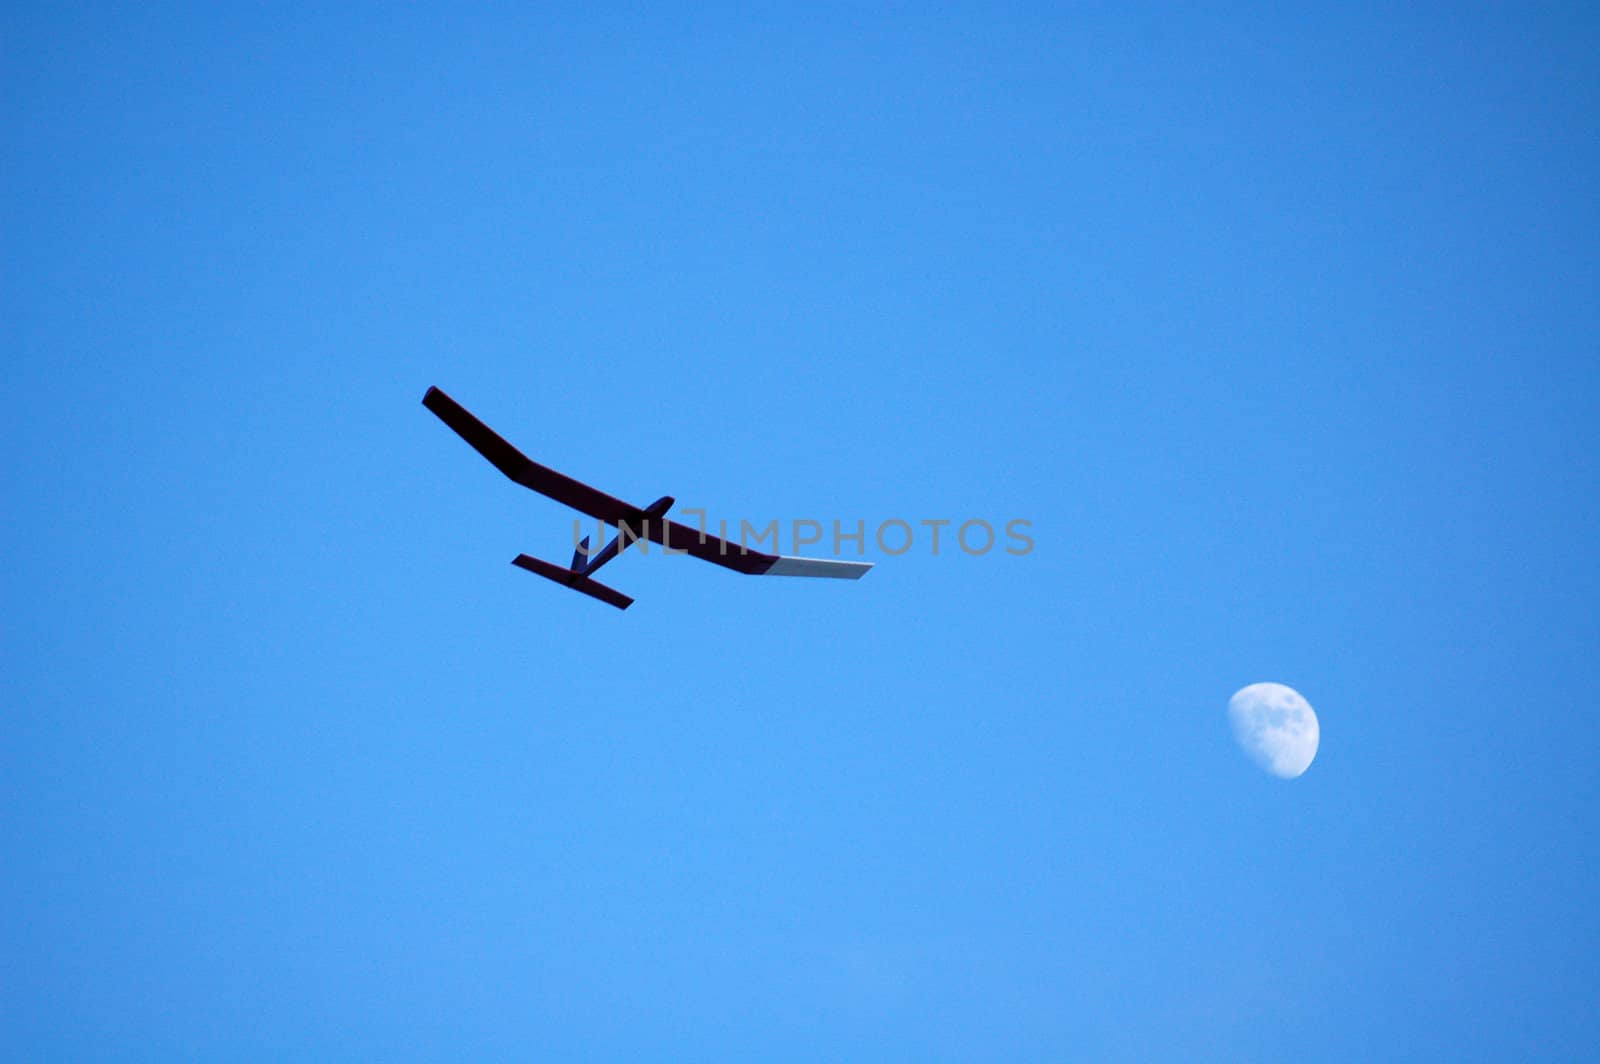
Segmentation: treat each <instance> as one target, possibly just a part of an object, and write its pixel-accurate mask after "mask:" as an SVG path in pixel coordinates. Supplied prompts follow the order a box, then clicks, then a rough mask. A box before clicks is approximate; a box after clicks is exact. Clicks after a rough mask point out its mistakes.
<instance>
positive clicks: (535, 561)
mask: <svg viewBox="0 0 1600 1064" xmlns="http://www.w3.org/2000/svg"><path fill="white" fill-rule="evenodd" d="M511 564H512V565H515V566H516V567H517V568H518V569H526V570H528V572H530V573H536V574H538V575H539V576H542V577H544V578H545V579H546V580H554V581H555V582H556V583H558V584H561V585H563V586H565V587H570V588H571V589H572V590H574V591H581V592H583V593H584V594H585V595H588V596H589V597H590V598H597V599H599V600H600V601H601V602H604V603H605V604H606V605H608V606H615V607H616V608H617V609H619V610H625V609H627V608H628V607H629V606H632V605H633V599H631V598H629V597H628V596H627V595H624V594H623V593H622V592H620V591H618V590H617V589H616V588H612V587H607V586H606V585H604V584H602V583H601V582H600V581H598V580H592V579H590V578H589V577H587V576H584V575H583V574H582V573H575V572H573V571H572V570H571V569H563V568H561V566H559V565H556V564H554V563H552V562H547V561H545V560H544V559H542V558H533V557H529V556H528V555H526V554H519V555H517V556H516V557H515V558H513V559H511Z"/></svg>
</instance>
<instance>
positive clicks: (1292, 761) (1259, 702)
mask: <svg viewBox="0 0 1600 1064" xmlns="http://www.w3.org/2000/svg"><path fill="white" fill-rule="evenodd" d="M1228 722H1229V723H1230V724H1232V725H1233V738H1234V740H1235V741H1236V742H1237V743H1238V744H1239V748H1240V749H1241V750H1243V751H1244V752H1245V753H1247V754H1249V755H1250V760H1252V761H1254V762H1255V763H1256V764H1258V765H1260V766H1261V767H1262V768H1264V769H1266V770H1267V771H1268V772H1270V773H1272V774H1273V775H1274V776H1277V777H1278V778H1279V779H1286V780H1292V779H1294V778H1295V777H1296V776H1298V775H1300V774H1301V773H1302V772H1304V771H1305V770H1306V769H1308V768H1310V767H1311V759H1312V758H1314V757H1316V756H1317V743H1318V742H1320V741H1321V739H1322V729H1321V728H1320V727H1319V726H1318V724H1317V715H1316V713H1314V712H1313V711H1312V709H1311V705H1310V703H1308V702H1307V701H1306V700H1305V699H1304V698H1301V697H1300V692H1299V691H1296V690H1295V689H1294V688H1292V687H1285V686H1284V685H1283V684H1281V683H1253V684H1251V685H1250V686H1249V687H1246V688H1243V689H1241V690H1240V691H1238V692H1236V693H1235V694H1234V696H1233V697H1232V698H1230V699H1228Z"/></svg>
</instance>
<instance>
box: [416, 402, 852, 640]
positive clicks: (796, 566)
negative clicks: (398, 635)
mask: <svg viewBox="0 0 1600 1064" xmlns="http://www.w3.org/2000/svg"><path fill="white" fill-rule="evenodd" d="M422 405H423V406H425V407H427V408H428V409H429V410H431V411H433V412H434V413H435V414H436V415H438V418H439V420H440V421H443V422H444V423H445V424H446V425H448V426H450V428H451V429H453V430H455V433H456V435H457V436H460V437H461V438H462V439H464V440H466V441H467V442H468V443H470V444H472V446H473V449H475V450H476V451H477V452H478V453H479V454H481V455H483V456H484V457H485V458H487V459H488V460H489V461H490V463H492V464H493V465H494V467H495V468H496V469H498V470H500V472H502V473H504V474H505V475H506V476H508V477H510V478H511V479H512V480H514V481H516V482H517V483H518V484H521V485H522V486H523V487H525V488H531V489H532V490H534V491H536V492H538V493H539V494H540V495H547V496H549V497H550V498H552V499H554V500H556V501H557V502H559V503H565V504H566V505H567V506H570V507H572V508H573V509H574V510H577V511H579V512H581V513H586V514H588V515H589V516H590V517H593V518H596V519H598V520H600V521H603V522H605V523H606V524H608V525H615V526H616V527H617V535H616V538H615V539H613V540H612V541H611V542H610V543H607V544H606V545H605V546H604V547H601V548H600V549H599V550H597V551H595V552H594V553H592V554H591V553H589V537H587V536H585V537H584V538H583V542H581V543H579V544H578V548H577V550H575V551H573V552H572V564H571V565H569V566H567V567H566V568H562V567H561V566H559V565H556V564H554V563H553V562H547V561H544V560H543V559H540V558H531V557H529V556H528V555H526V554H519V555H517V556H516V557H515V558H513V559H512V561H511V564H512V565H515V566H517V567H518V568H521V569H526V570H528V572H530V573H537V574H538V575H540V576H542V577H545V578H546V579H549V580H554V581H555V582H556V583H558V584H563V585H565V586H567V587H570V588H572V590H574V591H581V592H583V593H584V594H585V595H588V596H590V597H592V598H597V599H599V600H600V601H601V602H606V603H609V604H611V605H613V606H615V607H617V609H619V610H625V609H627V608H628V607H629V606H631V605H633V599H631V598H629V597H628V596H627V595H624V594H623V593H622V592H620V591H618V590H616V589H615V588H610V587H607V586H606V585H605V584H602V583H600V582H599V581H598V580H596V579H594V574H595V571H596V570H598V569H599V568H600V567H601V566H602V565H604V564H606V563H607V562H609V561H611V560H612V559H613V558H615V557H616V556H617V555H618V554H621V553H622V552H623V551H624V550H626V549H627V547H628V545H629V544H630V543H634V542H637V541H638V540H642V539H647V540H649V541H650V542H652V543H659V544H661V545H662V546H663V547H665V548H666V549H668V550H671V551H677V552H680V553H685V554H689V555H692V556H693V557H696V558H699V559H701V560H702V561H708V562H711V563H712V564H713V565H720V566H722V567H723V568H725V569H732V570H733V571H734V572H736V573H745V574H748V575H750V576H825V577H834V578H836V579H843V580H859V579H861V577H862V575H863V574H864V573H865V572H866V571H867V570H868V569H871V568H872V563H871V562H845V561H835V560H833V559H831V558H796V557H790V556H788V555H779V554H765V553H763V552H761V551H758V550H751V549H750V548H749V547H746V546H744V545H743V544H742V543H733V542H730V541H729V540H726V539H722V538H720V537H718V536H713V535H709V534H707V533H705V532H702V531H701V530H699V529H697V528H690V527H689V526H688V525H680V524H678V523H677V522H676V521H669V520H667V516H666V514H667V511H668V510H670V509H671V508H672V504H673V502H674V501H676V500H674V499H673V498H672V496H670V495H663V496H662V497H661V498H659V499H657V500H656V501H655V502H653V503H651V504H650V505H649V506H644V507H639V506H634V505H633V504H632V503H626V502H623V501H622V500H621V499H614V498H612V497H611V496H610V495H607V494H606V493H605V492H603V491H600V490H598V489H596V488H591V487H590V486H589V485H587V484H584V483H582V482H581V481H577V480H573V479H572V478H571V477H569V476H566V475H565V474H562V473H557V472H556V471H555V470H554V469H550V468H547V467H545V466H542V465H540V464H539V463H538V462H535V461H534V460H533V459H531V458H529V457H528V456H527V455H525V454H523V453H522V452H521V451H519V450H517V449H516V448H515V447H513V446H511V444H509V443H507V442H506V441H505V440H503V439H501V438H500V436H499V435H497V434H496V433H495V431H494V430H493V429H491V428H490V427H489V426H487V425H485V424H484V423H483V422H481V421H479V420H478V419H477V418H475V417H473V416H472V414H470V413H469V412H468V411H467V409H466V408H465V407H463V406H462V405H461V404H460V403H458V402H456V401H455V400H454V399H452V398H450V397H449V396H448V395H446V394H445V393H444V392H441V391H440V390H439V389H438V388H429V389H428V394H427V395H424V396H423V397H422Z"/></svg>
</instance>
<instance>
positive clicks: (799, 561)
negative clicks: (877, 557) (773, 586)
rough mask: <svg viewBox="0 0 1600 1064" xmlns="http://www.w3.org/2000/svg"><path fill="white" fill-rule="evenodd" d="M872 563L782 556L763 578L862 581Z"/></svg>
mask: <svg viewBox="0 0 1600 1064" xmlns="http://www.w3.org/2000/svg"><path fill="white" fill-rule="evenodd" d="M871 568H872V563H871V562H841V561H836V560H834V559H832V558H794V557H790V556H787V555H785V556H782V557H780V558H779V559H778V560H777V561H775V562H773V563H772V568H770V569H768V570H767V571H766V572H764V573H762V574H761V575H762V576H826V577H832V578H833V579H835V580H860V579H861V577H862V576H864V575H865V574H866V571H867V570H868V569H871Z"/></svg>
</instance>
